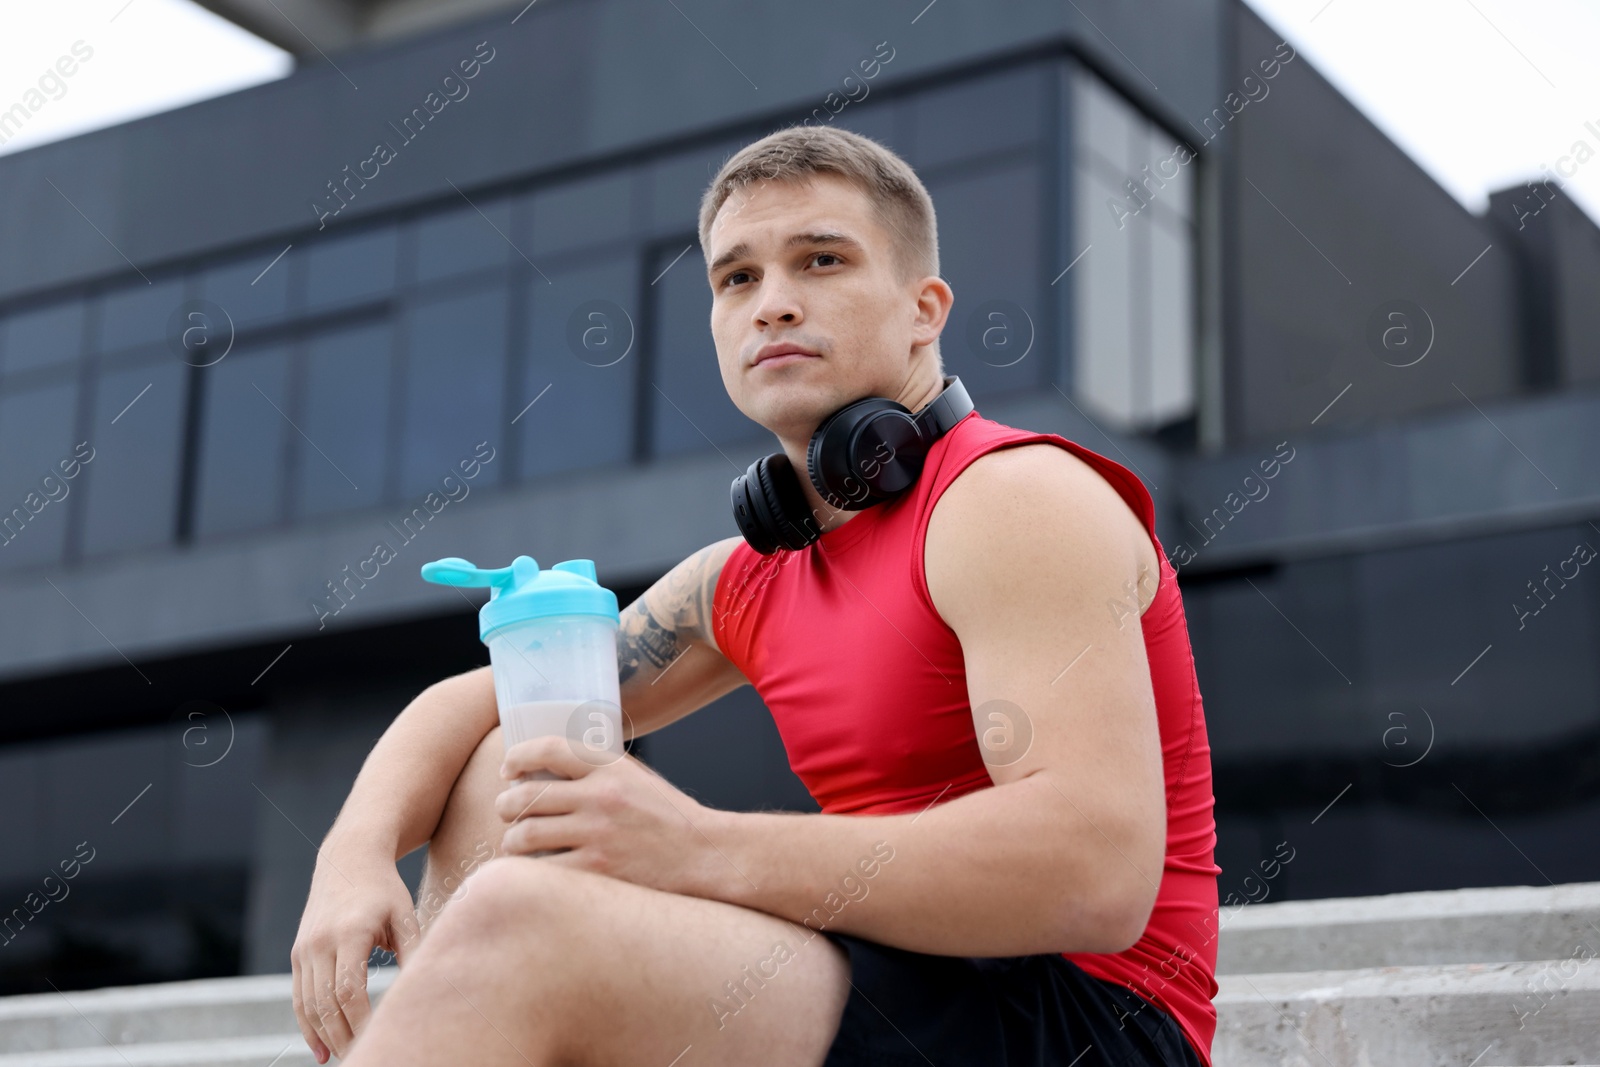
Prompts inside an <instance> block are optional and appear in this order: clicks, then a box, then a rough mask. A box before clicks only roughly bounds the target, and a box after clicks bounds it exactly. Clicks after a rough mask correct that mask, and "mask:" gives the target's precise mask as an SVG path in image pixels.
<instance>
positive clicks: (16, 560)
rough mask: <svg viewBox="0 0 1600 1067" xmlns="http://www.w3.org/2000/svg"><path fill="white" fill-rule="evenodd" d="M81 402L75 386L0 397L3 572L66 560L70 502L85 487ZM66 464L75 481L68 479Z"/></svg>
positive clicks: (65, 383)
mask: <svg viewBox="0 0 1600 1067" xmlns="http://www.w3.org/2000/svg"><path fill="white" fill-rule="evenodd" d="M77 398H78V386H77V382H76V381H74V380H68V381H57V382H55V383H54V384H51V385H45V386H39V387H35V388H28V389H13V388H6V390H5V391H4V392H3V393H0V568H9V567H16V566H22V565H25V564H29V563H48V562H53V561H55V560H58V559H60V558H61V552H62V549H63V547H64V546H65V544H66V530H67V510H68V506H69V503H70V497H71V495H72V494H73V493H74V492H76V491H77V490H78V489H79V488H80V487H81V486H82V485H83V484H84V482H83V479H82V477H81V475H82V468H81V466H79V465H77V464H76V461H75V459H74V456H73V447H72V446H73V445H74V444H75V443H76V442H74V441H73V438H72V432H73V415H74V408H75V407H76V406H77ZM62 460H68V461H69V463H70V464H71V465H70V466H69V467H68V468H67V470H69V471H74V470H75V471H76V472H77V474H76V475H75V476H74V477H73V478H64V477H62V474H63V472H62V470H61V469H60V468H59V466H58V464H59V463H60V462H61V461H62ZM91 462H93V460H91Z"/></svg>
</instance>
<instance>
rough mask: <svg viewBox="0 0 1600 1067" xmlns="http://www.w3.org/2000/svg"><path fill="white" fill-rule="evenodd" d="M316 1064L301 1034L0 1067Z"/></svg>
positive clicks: (8, 1060) (59, 1053) (49, 1055)
mask: <svg viewBox="0 0 1600 1067" xmlns="http://www.w3.org/2000/svg"><path fill="white" fill-rule="evenodd" d="M316 1062H317V1060H316V1057H314V1056H312V1055H311V1050H310V1049H309V1048H307V1047H306V1039H305V1038H303V1037H301V1036H300V1031H299V1030H296V1031H295V1032H294V1033H292V1034H269V1035H266V1036H262V1037H227V1038H217V1037H212V1038H206V1039H204V1040H200V1041H155V1042H151V1043H149V1044H140V1045H118V1046H116V1047H115V1048H113V1047H112V1046H110V1045H100V1046H99V1047H96V1048H66V1049H54V1050H51V1051H47V1052H12V1053H6V1054H3V1055H0V1067H316Z"/></svg>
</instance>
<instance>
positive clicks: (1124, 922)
mask: <svg viewBox="0 0 1600 1067" xmlns="http://www.w3.org/2000/svg"><path fill="white" fill-rule="evenodd" d="M1057 786H1058V783H1056V782H1054V781H1052V780H1049V779H1048V778H1047V776H1046V774H1044V773H1039V774H1035V775H1030V776H1028V777H1027V778H1023V779H1021V780H1020V781H1016V782H1011V783H1007V784H1005V785H1001V786H996V787H993V788H989V789H981V790H978V791H976V792H974V793H969V794H967V795H965V796H962V797H959V798H957V799H956V800H953V801H949V802H947V803H944V804H940V805H938V806H936V807H933V808H929V809H926V810H924V811H922V812H917V813H910V814H899V815H819V814H790V813H784V812H717V813H716V815H715V817H714V818H713V819H712V820H711V822H710V824H709V825H708V828H707V829H706V831H705V833H706V835H707V837H708V838H709V839H710V841H711V842H712V843H713V844H714V845H715V846H716V850H717V851H718V852H719V853H721V858H722V860H723V861H725V862H722V863H720V864H718V863H717V862H716V860H712V861H711V863H710V864H709V865H708V867H709V869H712V870H715V871H717V873H716V874H715V875H713V876H712V877H711V879H710V880H709V881H708V884H707V885H706V886H704V887H703V890H704V891H703V892H700V893H699V894H698V895H701V896H707V897H711V898H713V899H717V900H723V901H727V902H728V903H733V904H740V905H743V906H745V907H749V908H754V909H757V910H760V911H765V912H768V913H769V914H772V915H777V916H780V917H782V918H786V919H789V920H791V921H793V922H797V923H803V924H805V925H806V926H807V927H809V928H811V929H813V930H829V931H835V932H843V933H850V934H855V935H857V936H860V937H863V938H867V939H869V940H872V941H877V942H880V943H882V944H886V945H892V946H895V947H898V948H904V949H909V950H912V951H916V952H927V953H933V954H937V955H952V956H1017V955H1027V954H1031V953H1036V952H1071V951H1086V952H1104V951H1120V950H1121V949H1122V948H1124V947H1126V946H1127V944H1130V943H1131V942H1132V940H1134V939H1136V938H1137V936H1138V930H1139V929H1142V928H1143V924H1144V921H1145V919H1146V918H1147V917H1148V914H1149V907H1148V905H1149V904H1150V903H1151V902H1153V900H1154V895H1155V885H1156V883H1157V882H1159V880H1160V871H1159V870H1156V871H1154V872H1150V873H1146V872H1141V871H1139V870H1138V869H1137V868H1136V867H1134V865H1133V863H1132V861H1131V860H1129V859H1127V858H1126V857H1125V856H1123V855H1121V854H1120V850H1119V849H1118V846H1117V845H1116V844H1115V839H1116V838H1117V837H1118V834H1117V831H1116V828H1115V827H1114V826H1112V825H1109V820H1106V821H1107V822H1108V825H1106V826H1105V827H1104V830H1105V831H1106V832H1102V829H1101V828H1099V827H1096V826H1095V825H1094V824H1093V823H1091V822H1090V817H1089V815H1088V814H1086V813H1085V811H1084V810H1083V809H1082V808H1080V807H1078V806H1077V805H1075V804H1074V803H1073V802H1072V801H1070V800H1068V799H1067V798H1066V797H1065V796H1064V795H1063V794H1062V792H1061V791H1060V789H1058V788H1057ZM869 872H870V873H869ZM1136 927H1137V929H1136ZM1130 930H1131V931H1133V932H1132V933H1131V934H1130V933H1129V931H1130Z"/></svg>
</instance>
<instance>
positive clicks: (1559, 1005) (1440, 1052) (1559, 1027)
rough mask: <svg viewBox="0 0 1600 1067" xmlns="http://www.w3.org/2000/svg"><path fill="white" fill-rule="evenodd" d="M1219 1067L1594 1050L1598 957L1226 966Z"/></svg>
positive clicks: (1593, 1058) (1598, 1024)
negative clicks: (1287, 968)
mask: <svg viewBox="0 0 1600 1067" xmlns="http://www.w3.org/2000/svg"><path fill="white" fill-rule="evenodd" d="M1218 985H1219V986H1220V987H1221V988H1220V990H1219V992H1218V994H1217V998H1216V1006H1217V1035H1216V1039H1215V1041H1214V1043H1213V1045H1212V1056H1213V1061H1214V1063H1215V1065H1216V1067H1268V1065H1270V1067H1287V1065H1290V1064H1294V1065H1306V1067H1313V1065H1314V1067H1368V1065H1373V1064H1408V1065H1413V1064H1418V1065H1419V1064H1453V1065H1456V1067H1467V1065H1469V1064H1470V1065H1476V1067H1490V1065H1495V1064H1532V1063H1595V1062H1600V963H1596V962H1595V961H1594V960H1592V959H1586V960H1574V959H1564V960H1552V961H1527V962H1519V963H1497V964H1443V965H1439V964H1435V965H1428V966H1419V967H1377V968H1365V969H1361V970H1352V971H1313V972H1299V973H1277V974H1255V975H1224V976H1222V977H1220V978H1219V979H1218Z"/></svg>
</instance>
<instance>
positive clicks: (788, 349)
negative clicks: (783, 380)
mask: <svg viewBox="0 0 1600 1067" xmlns="http://www.w3.org/2000/svg"><path fill="white" fill-rule="evenodd" d="M815 358H817V354H816V353H815V352H810V351H807V350H805V349H804V348H801V347H800V346H799V345H795V344H788V343H785V344H775V345H767V346H764V347H763V348H762V349H761V350H760V351H759V352H757V353H756V359H755V363H754V364H752V365H753V366H757V367H759V366H761V365H763V364H766V363H772V364H774V365H776V364H779V363H792V362H794V361H795V360H798V359H815Z"/></svg>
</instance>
